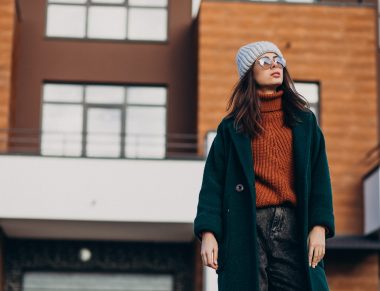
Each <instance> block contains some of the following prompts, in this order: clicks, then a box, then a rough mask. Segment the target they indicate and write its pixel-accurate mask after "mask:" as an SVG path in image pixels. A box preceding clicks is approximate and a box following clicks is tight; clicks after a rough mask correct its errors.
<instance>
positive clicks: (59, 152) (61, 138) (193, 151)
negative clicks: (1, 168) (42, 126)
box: [0, 128, 206, 159]
mask: <svg viewBox="0 0 380 291" xmlns="http://www.w3.org/2000/svg"><path fill="white" fill-rule="evenodd" d="M205 143H206V140H205V139H202V138H201V139H199V141H198V135H197V134H193V133H166V134H153V133H150V134H142V133H141V134H137V133H114V132H100V131H97V132H67V131H66V132H62V131H60V132H58V131H46V130H43V131H42V130H39V129H26V128H24V129H21V128H17V129H15V128H12V129H10V128H2V129H0V154H8V155H10V154H24V155H40V156H59V157H99V158H154V159H168V158H179V159H203V158H204V153H205V146H206V144H205Z"/></svg>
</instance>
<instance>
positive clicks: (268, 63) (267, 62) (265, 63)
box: [260, 57, 272, 69]
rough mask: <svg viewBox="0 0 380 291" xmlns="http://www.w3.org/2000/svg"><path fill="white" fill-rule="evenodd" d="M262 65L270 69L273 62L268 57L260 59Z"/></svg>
mask: <svg viewBox="0 0 380 291" xmlns="http://www.w3.org/2000/svg"><path fill="white" fill-rule="evenodd" d="M260 64H261V66H262V67H263V68H264V69H269V68H270V66H271V64H272V61H271V60H270V58H268V57H263V58H261V59H260Z"/></svg>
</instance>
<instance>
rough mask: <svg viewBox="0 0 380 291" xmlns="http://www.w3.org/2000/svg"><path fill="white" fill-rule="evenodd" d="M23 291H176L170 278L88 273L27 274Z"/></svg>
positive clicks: (147, 275)
mask: <svg viewBox="0 0 380 291" xmlns="http://www.w3.org/2000/svg"><path fill="white" fill-rule="evenodd" d="M22 286H23V287H22V290H23V291H35V290H44V291H56V290H60V291H66V290H67V291H69V290H70V291H83V290H98V291H112V290H125V291H145V290H152V291H172V290H174V279H173V276H172V275H170V274H122V273H97V272H92V273H85V272H83V273H82V272H37V271H36V272H32V271H28V272H25V273H24V275H23V284H22Z"/></svg>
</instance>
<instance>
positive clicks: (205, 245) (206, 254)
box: [201, 231, 218, 270]
mask: <svg viewBox="0 0 380 291" xmlns="http://www.w3.org/2000/svg"><path fill="white" fill-rule="evenodd" d="M201 256H202V261H203V265H204V266H208V267H211V268H213V269H215V270H216V269H217V268H218V242H217V241H216V238H215V236H214V234H213V233H212V232H209V231H205V232H203V233H202V247H201Z"/></svg>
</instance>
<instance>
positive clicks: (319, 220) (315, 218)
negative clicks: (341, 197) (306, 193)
mask: <svg viewBox="0 0 380 291" xmlns="http://www.w3.org/2000/svg"><path fill="white" fill-rule="evenodd" d="M316 225H322V226H324V227H325V229H326V228H327V230H326V238H331V237H333V236H335V225H334V214H333V213H331V211H328V210H326V209H324V208H314V209H311V215H310V221H309V226H310V227H309V231H310V230H311V229H312V228H313V227H314V226H316Z"/></svg>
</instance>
